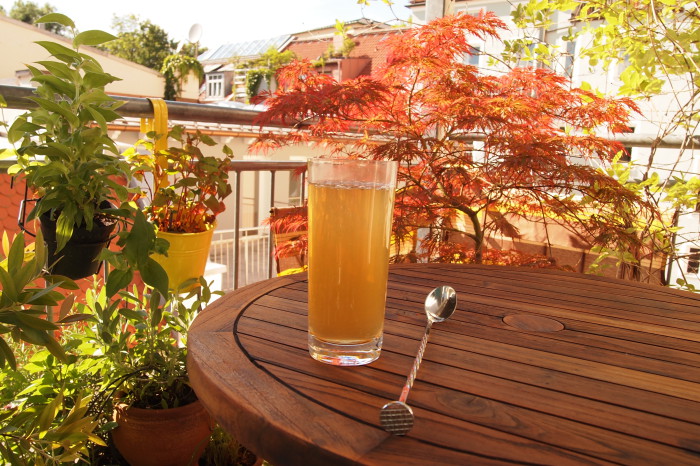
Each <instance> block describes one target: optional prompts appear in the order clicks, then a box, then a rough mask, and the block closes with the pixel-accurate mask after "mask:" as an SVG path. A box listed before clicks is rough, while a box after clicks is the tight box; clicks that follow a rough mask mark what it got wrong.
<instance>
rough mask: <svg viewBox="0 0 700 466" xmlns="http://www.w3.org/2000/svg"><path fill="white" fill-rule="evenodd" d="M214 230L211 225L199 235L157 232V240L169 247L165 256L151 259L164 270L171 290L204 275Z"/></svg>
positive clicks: (158, 255) (214, 226)
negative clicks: (163, 241)
mask: <svg viewBox="0 0 700 466" xmlns="http://www.w3.org/2000/svg"><path fill="white" fill-rule="evenodd" d="M215 228H216V225H212V226H211V227H210V228H209V229H208V230H207V231H202V232H199V233H171V232H167V231H159V232H157V236H158V237H159V238H163V239H166V240H168V242H169V243H170V247H169V248H168V255H167V256H164V255H162V254H154V255H153V256H151V257H153V259H154V260H155V261H156V262H158V263H159V264H160V265H161V266H162V267H163V268H164V269H165V272H166V273H167V274H168V282H169V287H170V288H171V289H178V288H180V285H181V284H182V283H183V282H184V281H186V280H189V279H191V278H199V277H201V276H202V275H204V269H205V267H206V265H207V259H208V257H209V247H210V246H211V240H212V236H213V235H214V229H215ZM191 288H192V287H190V288H188V289H182V290H181V291H183V292H185V291H189V289H191Z"/></svg>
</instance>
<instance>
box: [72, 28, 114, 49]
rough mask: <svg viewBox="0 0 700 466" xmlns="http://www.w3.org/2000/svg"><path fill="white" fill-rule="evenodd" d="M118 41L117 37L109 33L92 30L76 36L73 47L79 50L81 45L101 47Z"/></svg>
mask: <svg viewBox="0 0 700 466" xmlns="http://www.w3.org/2000/svg"><path fill="white" fill-rule="evenodd" d="M116 39H117V37H115V36H113V35H112V34H110V33H108V32H104V31H100V30H96V29H92V30H89V31H84V32H81V33H80V34H78V35H77V36H75V39H73V47H75V48H78V46H80V45H100V44H104V43H105V42H109V41H112V40H116Z"/></svg>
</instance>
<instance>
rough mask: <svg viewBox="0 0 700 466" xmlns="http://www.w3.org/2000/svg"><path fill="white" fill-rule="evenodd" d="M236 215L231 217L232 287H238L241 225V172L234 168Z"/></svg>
mask: <svg viewBox="0 0 700 466" xmlns="http://www.w3.org/2000/svg"><path fill="white" fill-rule="evenodd" d="M235 196H236V214H235V215H236V216H235V217H234V218H233V224H234V230H233V289H234V290H235V289H238V275H239V273H238V265H239V262H240V259H239V256H238V253H239V250H240V245H239V241H240V236H241V233H240V230H241V229H240V226H241V172H240V171H238V170H236V194H235Z"/></svg>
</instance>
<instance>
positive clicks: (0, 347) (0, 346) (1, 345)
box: [0, 337, 17, 370]
mask: <svg viewBox="0 0 700 466" xmlns="http://www.w3.org/2000/svg"><path fill="white" fill-rule="evenodd" d="M0 353H2V354H0V356H3V360H1V362H2V364H0V367H5V364H4V361H5V360H6V361H7V362H8V364H9V365H10V367H11V368H12V370H17V360H16V359H15V355H14V353H12V349H10V346H9V345H8V344H7V342H6V341H5V339H4V338H2V337H0Z"/></svg>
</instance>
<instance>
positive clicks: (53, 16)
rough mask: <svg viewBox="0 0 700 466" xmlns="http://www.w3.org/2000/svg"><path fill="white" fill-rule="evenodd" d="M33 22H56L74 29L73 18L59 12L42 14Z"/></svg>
mask: <svg viewBox="0 0 700 466" xmlns="http://www.w3.org/2000/svg"><path fill="white" fill-rule="evenodd" d="M34 23H36V24H41V23H58V24H60V25H62V26H65V27H67V28H71V29H75V23H74V22H73V20H72V19H70V18H69V17H68V16H66V15H62V14H61V13H49V14H48V15H44V16H42V17H41V18H39V19H37V20H36V21H34Z"/></svg>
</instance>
